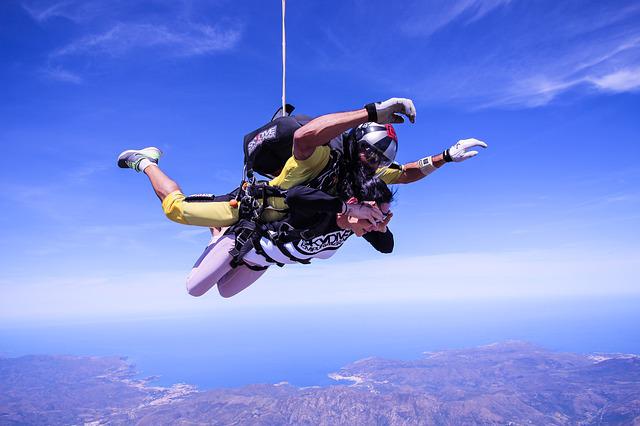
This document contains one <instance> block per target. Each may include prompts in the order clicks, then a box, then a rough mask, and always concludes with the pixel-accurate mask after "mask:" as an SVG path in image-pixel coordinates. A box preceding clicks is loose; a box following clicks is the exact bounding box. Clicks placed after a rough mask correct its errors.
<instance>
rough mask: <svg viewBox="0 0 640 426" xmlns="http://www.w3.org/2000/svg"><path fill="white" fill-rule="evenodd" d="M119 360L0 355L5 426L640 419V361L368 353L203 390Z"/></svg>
mask: <svg viewBox="0 0 640 426" xmlns="http://www.w3.org/2000/svg"><path fill="white" fill-rule="evenodd" d="M134 376H135V370H134V369H133V367H132V366H131V365H129V364H128V363H127V362H126V359H124V358H97V357H68V356H64V357H61V356H27V357H20V358H0V424H3V425H4V424H49V425H50V424H82V423H85V424H87V423H88V424H93V425H99V424H107V423H108V424H140V425H162V424H166V425H179V424H185V425H186V424H190V425H191V424H219V425H228V424H242V425H245V424H249V425H278V424H296V425H299V424H314V425H341V424H344V425H369V424H371V425H423V424H424V425H431V424H434V425H463V424H511V425H521V424H522V425H524V424H539V425H565V424H572V425H573V424H639V423H640V357H638V356H635V355H621V354H591V355H580V354H572V353H557V352H551V351H548V350H545V349H542V348H539V347H537V346H534V345H530V344H527V343H523V342H504V343H499V344H492V345H488V346H481V347H478V348H473V349H464V350H448V351H441V352H429V353H425V354H424V356H423V357H422V358H420V359H417V360H411V361H398V360H390V359H380V358H368V359H364V360H360V361H356V362H354V363H352V364H350V365H347V366H345V367H344V368H342V369H340V370H339V371H337V372H335V373H332V374H331V377H332V378H334V379H335V380H336V385H333V386H327V387H311V388H297V387H294V386H291V385H289V384H286V383H280V384H268V385H267V384H261V385H251V386H245V387H242V388H234V389H219V390H211V391H198V390H197V389H195V388H194V387H193V386H189V385H185V384H177V385H174V386H172V387H170V388H163V387H154V386H151V385H150V380H151V379H143V380H137V379H134V378H133V377H134Z"/></svg>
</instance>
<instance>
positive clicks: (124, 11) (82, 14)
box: [22, 0, 243, 84]
mask: <svg viewBox="0 0 640 426" xmlns="http://www.w3.org/2000/svg"><path fill="white" fill-rule="evenodd" d="M200 6H202V7H201V8H198V10H200V9H202V8H203V7H205V6H206V8H207V11H208V13H206V14H204V13H203V14H201V13H198V10H194V7H193V2H190V1H177V2H169V3H166V2H159V1H158V2H154V1H151V2H150V3H149V5H148V13H147V14H146V15H145V16H144V17H143V18H141V17H140V14H139V13H138V12H139V11H138V10H137V9H136V8H135V7H134V6H133V5H132V3H131V2H126V1H123V0H111V1H108V0H87V1H76V0H62V1H57V2H50V1H26V2H24V3H22V7H23V9H24V10H25V11H26V12H27V13H28V14H29V16H31V18H32V19H33V20H34V21H36V22H38V24H40V25H41V26H42V27H43V28H44V29H45V30H46V29H49V28H51V25H50V24H51V22H50V21H52V20H53V19H55V18H59V19H66V20H68V21H71V22H72V23H73V24H75V26H74V27H73V29H74V31H73V33H74V34H77V35H76V36H75V37H74V38H73V39H72V40H70V41H69V40H67V41H66V43H63V44H61V45H59V47H57V48H54V49H53V50H52V51H51V52H49V54H48V61H47V64H46V65H45V66H43V67H42V70H41V74H42V75H43V76H44V77H46V78H48V79H51V80H54V81H59V82H63V83H71V84H80V83H83V82H84V81H86V80H87V79H88V76H87V71H88V70H93V71H96V70H99V68H100V65H101V60H108V59H113V58H118V59H119V60H122V59H124V58H126V57H127V56H128V57H132V55H140V54H145V53H151V54H153V58H166V57H170V58H176V57H178V58H179V57H192V56H200V55H210V54H216V53H220V52H224V51H228V50H231V49H233V48H235V47H236V46H237V44H238V42H239V41H240V39H241V37H242V32H243V26H242V24H240V23H239V22H238V21H237V20H236V21H234V20H231V19H227V18H225V17H224V16H223V15H221V14H219V13H215V14H213V13H212V11H215V10H216V8H215V6H216V5H215V3H210V2H209V3H206V4H204V3H203V4H201V5H200ZM211 16H215V17H216V20H215V21H211V19H208V18H207V17H211ZM81 70H82V71H81Z"/></svg>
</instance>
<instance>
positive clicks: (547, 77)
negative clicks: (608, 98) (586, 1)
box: [392, 0, 640, 108]
mask: <svg viewBox="0 0 640 426" xmlns="http://www.w3.org/2000/svg"><path fill="white" fill-rule="evenodd" d="M504 4H506V3H505V2H499V1H496V2H489V3H486V4H485V3H482V6H479V3H477V2H474V1H471V0H469V1H459V2H455V3H452V4H450V5H449V6H448V7H444V6H442V5H439V4H438V3H432V2H430V3H428V5H429V7H428V8H426V9H425V8H424V7H419V6H415V7H413V8H412V9H411V10H410V13H411V14H412V15H415V16H412V17H410V18H409V19H408V20H407V21H406V22H408V25H409V27H408V28H409V29H408V30H407V29H405V30H406V31H405V32H406V34H408V35H410V36H412V37H413V38H415V39H416V40H415V41H414V43H420V45H419V46H418V47H417V49H416V51H417V52H420V53H421V56H422V57H421V58H420V59H417V58H413V62H415V61H416V60H417V61H418V63H419V62H420V61H423V60H424V59H422V58H425V57H426V58H429V59H430V62H429V63H428V66H425V67H422V68H418V69H415V78H414V80H415V81H416V84H414V85H413V87H410V88H409V92H410V93H415V94H416V95H414V96H415V97H416V98H418V99H419V100H420V99H422V100H425V101H428V102H437V103H442V102H453V103H461V104H467V105H471V106H473V107H481V108H482V107H495V106H508V107H516V108H520V107H537V106H542V105H546V104H548V103H550V102H552V101H554V100H555V99H556V98H557V97H558V96H560V95H562V94H564V93H568V92H572V93H575V94H580V95H584V94H593V93H601V92H615V93H620V92H628V91H636V90H637V89H638V87H639V86H640V84H639V79H640V78H639V77H638V72H639V70H640V30H639V29H640V27H639V26H638V25H637V20H638V17H639V14H640V5H638V4H633V3H630V2H627V5H624V4H621V5H616V6H614V5H603V6H597V7H596V6H595V4H593V5H587V6H579V5H577V4H575V5H572V4H568V3H565V4H558V5H557V6H555V7H547V8H543V7H540V5H538V6H537V7H533V6H532V7H531V8H530V9H525V8H524V7H523V6H522V4H521V3H515V2H514V3H513V6H514V7H513V8H508V9H507V8H505V9H504V12H505V13H504V16H503V19H494V20H492V23H491V26H490V27H488V26H486V25H483V24H481V23H477V24H475V25H471V23H475V22H476V21H478V20H479V19H480V18H482V17H484V16H486V15H487V14H488V12H490V11H492V10H496V8H498V7H499V6H503V5H504ZM516 6H520V7H516ZM474 8H477V13H475V14H474V13H472V11H473V10H476V9H474ZM577 8H580V10H579V11H578V10H576V9H577ZM483 22H484V21H483ZM444 26H450V27H451V28H452V29H455V30H456V32H453V31H451V34H452V35H451V36H450V37H448V39H447V43H446V45H442V40H438V43H432V38H431V37H430V36H431V35H432V34H433V33H434V32H436V31H439V30H440V29H442V28H444ZM407 61H408V62H407V63H402V66H403V67H404V68H406V67H407V65H408V64H410V63H411V61H409V60H407ZM392 85H394V86H397V89H399V90H402V91H407V87H406V81H402V85H397V83H396V82H395V81H394V83H392Z"/></svg>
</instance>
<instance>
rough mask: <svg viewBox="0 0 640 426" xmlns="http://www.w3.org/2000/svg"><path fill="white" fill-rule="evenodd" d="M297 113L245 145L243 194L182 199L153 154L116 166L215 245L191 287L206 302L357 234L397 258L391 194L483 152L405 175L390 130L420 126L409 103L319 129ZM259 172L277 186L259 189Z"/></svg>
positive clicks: (442, 158) (321, 120) (129, 157)
mask: <svg viewBox="0 0 640 426" xmlns="http://www.w3.org/2000/svg"><path fill="white" fill-rule="evenodd" d="M292 110H293V108H292V107H291V108H287V110H286V111H285V114H280V115H278V114H276V116H274V118H273V119H272V121H271V122H269V123H267V124H266V125H265V126H262V127H261V128H260V129H257V130H256V131H254V132H251V133H249V134H248V135H247V136H246V137H245V141H244V142H245V143H244V151H245V172H244V175H243V181H242V183H241V185H240V186H239V187H238V188H236V189H235V190H234V191H231V192H230V193H229V194H226V195H224V196H218V197H215V196H211V195H207V194H199V195H195V196H190V197H188V196H185V195H184V194H183V193H182V191H181V190H180V188H179V186H178V184H177V183H176V182H175V181H173V180H171V179H170V178H169V177H168V176H167V175H166V174H165V173H164V172H163V171H162V170H161V169H160V168H159V166H158V160H159V158H160V156H161V154H162V153H161V151H160V150H159V149H157V148H154V147H149V148H144V149H141V150H127V151H124V152H123V153H121V154H120V156H119V157H118V165H119V166H120V167H123V168H131V169H134V170H136V171H138V172H143V173H144V174H146V175H147V176H148V178H149V180H150V182H151V185H152V187H153V189H154V191H155V193H156V194H157V196H158V198H159V199H160V200H161V202H162V207H163V210H164V213H165V215H166V216H167V217H168V218H169V219H171V220H173V221H175V222H178V223H182V224H187V225H196V226H204V227H209V228H211V229H212V234H213V235H212V240H211V242H210V243H209V245H208V246H207V248H206V249H205V251H204V253H203V254H202V256H201V257H200V258H199V259H198V261H197V262H196V264H195V265H194V267H193V269H192V271H191V274H189V277H188V279H187V290H188V291H189V293H190V294H191V295H194V296H200V295H202V294H204V293H205V292H206V291H208V290H209V289H210V288H211V287H213V286H214V285H216V284H217V285H218V290H219V292H220V294H221V295H222V296H223V297H229V296H233V295H235V294H237V293H238V292H239V291H241V290H243V289H245V288H247V287H248V286H249V285H251V284H252V283H253V282H255V281H256V280H257V279H258V278H259V277H260V276H261V275H262V274H263V273H264V272H265V270H266V269H267V268H268V267H270V266H271V265H278V266H283V265H285V264H289V263H309V262H310V261H311V259H314V258H319V259H323V258H328V257H330V256H332V255H333V254H334V253H335V251H336V250H337V249H338V248H340V247H341V246H342V245H343V244H344V242H345V241H346V239H347V238H349V237H350V236H351V235H353V234H354V233H355V234H356V235H357V236H363V237H364V238H365V239H366V240H367V241H369V242H370V243H371V244H372V245H373V246H374V248H376V249H377V250H378V251H381V252H383V253H390V252H391V251H392V250H393V235H392V234H391V232H390V231H389V229H388V228H387V225H388V223H389V221H390V220H391V217H392V214H391V211H390V203H391V201H392V199H393V194H392V192H391V191H390V190H389V188H388V186H387V185H390V184H401V183H411V182H415V181H418V180H420V179H422V178H423V177H425V176H427V175H429V174H430V173H432V172H433V171H435V170H437V169H438V168H440V167H441V166H442V165H444V164H446V163H448V162H461V161H464V160H467V159H469V158H472V157H474V156H475V155H477V154H478V152H477V151H475V150H472V148H475V147H482V148H486V147H487V145H486V144H485V143H484V142H482V141H479V140H477V139H464V140H460V141H458V142H457V143H456V144H454V145H453V146H452V147H450V148H449V149H446V150H445V151H443V152H442V153H440V154H437V155H433V156H427V157H425V158H422V159H420V160H418V161H415V162H411V163H407V164H403V165H400V164H398V163H395V162H394V160H395V156H396V152H397V149H398V138H397V136H396V132H395V129H394V127H393V124H398V123H402V122H404V118H403V117H407V118H408V119H409V120H410V121H411V122H412V123H413V122H415V117H416V111H415V107H414V105H413V102H412V101H411V100H410V99H405V98H391V99H388V100H387V101H384V102H377V103H371V104H367V105H366V106H365V107H364V108H362V109H358V110H354V111H348V112H339V113H333V114H326V115H322V116H320V117H317V118H315V119H311V118H310V117H306V116H292V115H290V114H291V111H292ZM255 172H258V173H260V174H262V175H264V176H267V177H270V178H271V179H270V180H269V181H266V182H260V181H258V180H257V179H256V177H255V174H254V173H255Z"/></svg>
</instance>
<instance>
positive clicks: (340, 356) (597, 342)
mask: <svg viewBox="0 0 640 426" xmlns="http://www.w3.org/2000/svg"><path fill="white" fill-rule="evenodd" d="M639 306H640V299H638V298H626V299H622V298H612V299H606V298H599V299H558V300H553V301H550V300H505V301H499V302H496V301H486V302H474V303H469V302H464V303H462V302H431V303H427V304H413V305H402V306H397V305H393V304H390V305H387V306H382V305H358V306H346V305H341V304H336V305H331V306H313V307H310V306H304V307H299V308H296V307H291V306H288V307H269V308H260V309H256V308H247V307H243V308H240V309H237V310H231V311H227V312H225V313H224V314H222V313H218V314H210V315H204V316H202V315H199V316H186V317H185V316H180V317H178V316H174V317H163V318H135V319H133V318H131V319H119V320H102V321H96V320H93V321H91V322H83V323H79V322H47V323H46V324H44V323H39V324H38V323H31V324H2V325H0V354H2V355H3V356H12V357H14V356H21V355H27V354H70V355H118V356H126V357H127V358H128V359H129V360H130V361H131V362H132V363H133V364H135V365H136V368H137V370H138V371H139V373H140V374H139V376H140V377H149V376H157V377H156V378H155V379H154V381H153V383H154V384H159V385H171V384H174V383H190V384H194V385H197V386H198V387H199V388H201V389H213V388H220V387H235V386H242V385H247V384H252V383H279V382H283V381H286V382H289V383H291V384H293V385H297V386H316V385H319V386H322V385H327V384H330V383H332V382H333V381H332V380H331V379H329V378H328V376H327V375H328V374H329V373H331V372H333V371H337V370H338V369H339V368H340V367H342V366H344V365H347V364H348V363H350V362H353V361H356V360H358V359H362V358H367V357H371V356H376V357H385V358H395V359H412V358H418V357H420V356H421V354H422V352H425V351H438V350H444V349H456V348H466V347H473V346H478V345H484V344H489V343H494V342H499V341H504V340H523V341H527V342H531V343H534V344H538V345H540V346H542V347H545V348H547V349H552V350H557V351H566V352H579V353H590V352H621V353H640V327H639V325H640V309H638V307H639Z"/></svg>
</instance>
